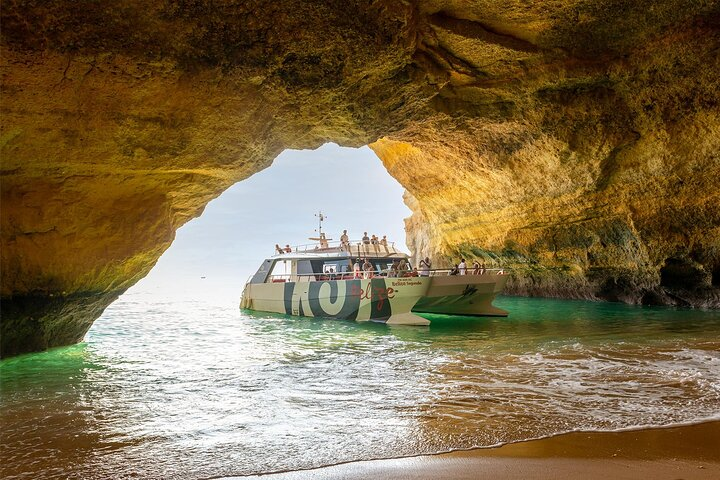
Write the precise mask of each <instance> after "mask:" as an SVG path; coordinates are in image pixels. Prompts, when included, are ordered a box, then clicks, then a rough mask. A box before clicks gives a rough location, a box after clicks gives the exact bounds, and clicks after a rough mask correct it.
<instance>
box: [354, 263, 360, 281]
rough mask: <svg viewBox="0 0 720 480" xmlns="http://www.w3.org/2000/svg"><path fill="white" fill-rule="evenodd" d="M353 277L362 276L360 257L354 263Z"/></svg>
mask: <svg viewBox="0 0 720 480" xmlns="http://www.w3.org/2000/svg"><path fill="white" fill-rule="evenodd" d="M353 278H360V259H359V258H358V259H357V260H356V261H355V264H354V265H353Z"/></svg>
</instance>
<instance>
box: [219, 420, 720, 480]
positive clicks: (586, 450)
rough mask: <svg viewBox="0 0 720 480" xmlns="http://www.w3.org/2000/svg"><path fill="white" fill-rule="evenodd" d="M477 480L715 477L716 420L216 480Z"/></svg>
mask: <svg viewBox="0 0 720 480" xmlns="http://www.w3.org/2000/svg"><path fill="white" fill-rule="evenodd" d="M481 477H482V478H484V477H487V478H508V479H524V478H535V479H553V478H559V477H565V478H583V479H598V480H606V479H607V478H616V479H623V478H627V479H635V478H654V479H677V478H680V477H682V478H683V479H685V480H688V479H715V478H720V420H711V421H707V422H703V423H697V424H691V425H681V426H668V427H648V428H638V429H624V430H620V431H612V432H569V433H563V434H558V435H554V436H550V437H545V438H541V439H537V440H525V441H519V442H515V443H507V444H504V445H501V446H497V447H479V448H473V449H467V450H455V451H452V452H449V453H437V454H429V455H418V456H412V457H401V458H389V459H382V460H361V461H354V462H347V463H340V464H335V465H330V466H325V467H319V468H313V469H307V470H292V471H287V472H281V473H267V474H259V475H247V476H233V477H222V478H225V479H263V480H300V479H303V480H305V479H318V480H320V479H322V480H331V479H338V480H339V479H343V480H354V479H358V480H359V479H367V478H380V479H408V480H410V479H417V480H424V479H427V480H431V479H438V480H440V479H448V480H450V479H457V480H462V479H474V478H481Z"/></svg>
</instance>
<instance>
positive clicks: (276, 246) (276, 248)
mask: <svg viewBox="0 0 720 480" xmlns="http://www.w3.org/2000/svg"><path fill="white" fill-rule="evenodd" d="M275 251H276V252H277V253H279V254H280V255H282V254H283V253H285V250H283V249H282V248H280V245H278V244H277V243H276V244H275Z"/></svg>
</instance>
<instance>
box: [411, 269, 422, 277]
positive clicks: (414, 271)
mask: <svg viewBox="0 0 720 480" xmlns="http://www.w3.org/2000/svg"><path fill="white" fill-rule="evenodd" d="M419 275H420V274H419V273H418V269H417V267H413V269H412V272H410V273H408V277H417V276H419Z"/></svg>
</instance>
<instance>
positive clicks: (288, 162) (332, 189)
mask: <svg viewBox="0 0 720 480" xmlns="http://www.w3.org/2000/svg"><path fill="white" fill-rule="evenodd" d="M402 194H403V188H402V187H401V186H400V184H399V183H398V182H397V181H396V180H395V179H394V178H392V177H391V176H390V175H389V174H388V173H387V171H386V170H385V167H383V165H382V162H380V159H379V158H377V156H376V155H375V153H374V152H373V151H372V150H370V149H369V148H368V147H363V148H358V149H354V148H343V147H339V146H337V145H335V144H326V145H324V146H322V147H321V148H319V149H317V150H286V151H285V152H283V153H282V154H281V155H280V156H278V157H277V158H276V159H275V162H274V163H273V165H272V166H271V167H270V168H267V169H265V170H263V171H261V172H259V173H257V174H255V175H253V176H252V177H250V178H248V179H247V180H244V181H242V182H240V183H238V184H236V185H234V186H232V187H231V188H229V189H228V190H226V191H225V192H224V193H223V194H222V195H220V197H218V198H217V199H215V200H213V201H212V202H210V204H208V206H207V208H206V209H205V212H204V213H203V214H202V216H200V217H199V218H196V219H194V220H192V221H190V222H188V223H187V224H185V225H184V226H183V227H182V228H180V229H179V230H178V231H177V235H176V237H175V241H174V242H173V244H172V246H171V247H170V248H169V249H168V250H167V251H166V252H165V254H164V255H163V256H162V257H161V258H160V260H159V261H158V263H157V265H156V266H155V268H154V269H153V270H152V272H150V274H149V275H148V276H147V277H146V278H145V279H143V280H141V281H140V282H139V283H138V284H137V285H135V287H133V288H132V289H131V290H130V291H129V292H128V293H159V292H162V293H163V294H167V293H168V292H171V293H174V294H177V295H182V296H184V297H187V296H188V295H189V296H204V295H206V294H207V292H208V291H212V292H213V293H215V294H218V293H219V294H221V295H222V296H224V297H225V298H226V299H228V298H230V299H235V297H237V299H238V301H239V297H240V294H241V291H242V287H243V285H244V284H245V281H246V280H247V278H248V276H249V275H251V274H253V273H255V271H256V270H257V268H258V267H259V266H260V263H261V262H262V260H263V259H265V258H267V257H269V256H270V255H272V254H273V251H274V247H275V244H276V243H279V244H281V245H283V246H284V245H285V244H286V243H289V244H291V245H296V244H303V243H310V240H308V237H312V236H314V235H315V229H316V228H317V218H316V217H315V214H316V213H317V212H318V211H319V210H322V212H323V213H324V214H325V215H326V221H325V222H323V231H325V232H326V234H327V236H328V237H329V238H332V239H335V240H339V237H340V234H341V233H342V230H343V229H347V230H348V234H349V235H350V238H351V239H359V238H360V237H361V236H362V234H363V232H364V231H367V232H368V234H369V235H372V234H376V235H378V236H382V235H387V236H388V240H390V241H395V242H396V245H398V246H399V247H400V248H401V249H403V250H404V251H406V252H407V247H406V245H405V230H404V222H403V219H404V218H405V217H407V216H409V215H410V210H409V209H408V208H407V207H406V206H405V204H404V203H403V201H402ZM201 277H205V278H204V279H202V278H201ZM233 301H234V300H233Z"/></svg>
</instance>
